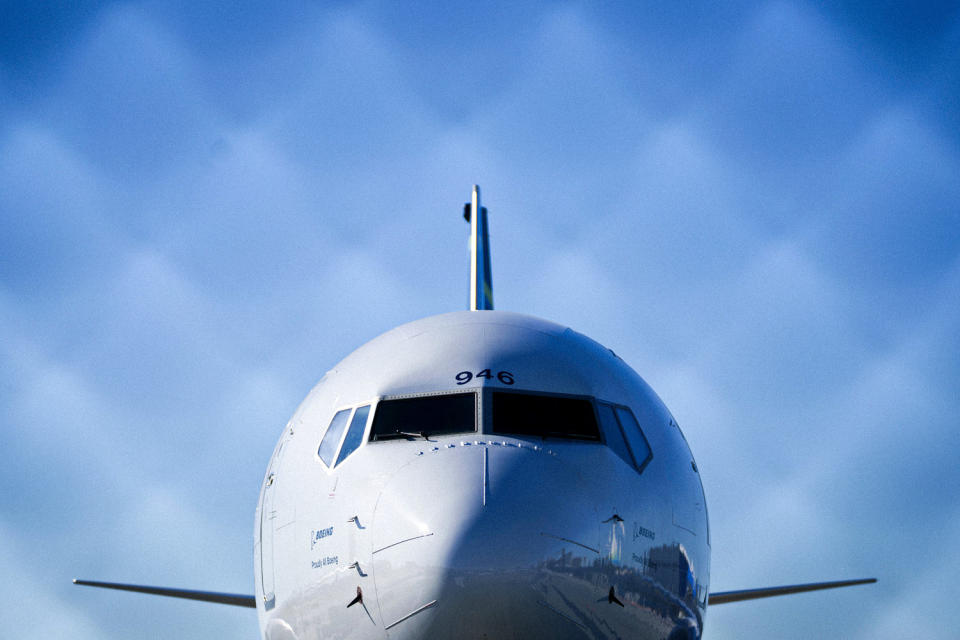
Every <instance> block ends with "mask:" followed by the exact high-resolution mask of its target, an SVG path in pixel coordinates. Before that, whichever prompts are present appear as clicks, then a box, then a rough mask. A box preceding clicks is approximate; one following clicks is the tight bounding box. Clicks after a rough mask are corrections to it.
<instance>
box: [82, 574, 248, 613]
mask: <svg viewBox="0 0 960 640" xmlns="http://www.w3.org/2000/svg"><path fill="white" fill-rule="evenodd" d="M73 584H79V585H82V586H85V587H101V588H104V589H117V590H119V591H134V592H136V593H149V594H151V595H155V596H167V597H170V598H184V599H186V600H200V601H201V602H216V603H218V604H232V605H233V606H235V607H249V608H250V609H256V608H257V602H256V599H255V598H254V597H253V596H247V595H241V594H237V593H218V592H216V591H195V590H193V589H169V588H167V587H146V586H142V585H138V584H120V583H119V582H96V581H94V580H76V579H75V580H74V581H73Z"/></svg>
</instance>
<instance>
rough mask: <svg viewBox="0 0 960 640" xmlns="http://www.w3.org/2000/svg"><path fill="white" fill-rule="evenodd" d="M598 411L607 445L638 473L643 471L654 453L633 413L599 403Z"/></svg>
mask: <svg viewBox="0 0 960 640" xmlns="http://www.w3.org/2000/svg"><path fill="white" fill-rule="evenodd" d="M597 411H598V413H599V414H600V423H601V424H602V425H603V433H604V435H605V436H606V438H607V445H608V446H609V447H610V448H611V449H613V452H614V453H616V454H617V455H618V456H620V457H621V458H623V460H624V461H625V462H626V463H627V464H629V465H632V466H633V467H635V468H636V470H637V471H643V468H644V467H645V466H647V463H648V462H650V459H651V458H653V452H652V451H651V450H650V444H649V443H648V442H647V439H646V437H645V436H644V435H643V430H641V429H640V424H639V423H638V422H637V419H636V418H635V417H634V416H633V412H632V411H630V409H628V408H626V407H619V406H614V405H611V404H607V403H605V402H600V403H598V405H597Z"/></svg>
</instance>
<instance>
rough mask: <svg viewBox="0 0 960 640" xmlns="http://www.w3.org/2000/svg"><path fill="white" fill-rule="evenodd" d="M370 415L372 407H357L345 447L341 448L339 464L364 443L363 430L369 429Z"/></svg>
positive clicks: (344, 443)
mask: <svg viewBox="0 0 960 640" xmlns="http://www.w3.org/2000/svg"><path fill="white" fill-rule="evenodd" d="M368 415H370V405H368V404H365V405H363V406H362V407H357V410H356V411H354V412H353V420H351V421H350V428H349V429H348V430H347V436H346V437H345V438H344V439H343V445H342V446H341V447H340V455H338V456H337V464H340V463H341V462H343V461H344V460H345V459H346V457H347V456H348V455H350V454H351V453H353V452H354V451H356V450H357V447H359V446H360V445H361V444H362V443H363V430H364V429H365V428H366V427H367V416H368Z"/></svg>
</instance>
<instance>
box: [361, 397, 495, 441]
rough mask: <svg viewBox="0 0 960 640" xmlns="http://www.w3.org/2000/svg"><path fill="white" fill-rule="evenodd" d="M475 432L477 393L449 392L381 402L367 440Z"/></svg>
mask: <svg viewBox="0 0 960 640" xmlns="http://www.w3.org/2000/svg"><path fill="white" fill-rule="evenodd" d="M476 430H477V394H476V393H452V394H446V395H438V396H421V397H416V398H397V399H393V400H381V401H380V402H379V403H378V404H377V410H376V413H375V414H374V417H373V428H372V429H371V431H370V440H371V441H376V440H388V439H391V438H406V439H408V440H410V439H416V438H424V439H426V438H427V437H428V436H433V435H443V434H447V433H465V432H471V431H476Z"/></svg>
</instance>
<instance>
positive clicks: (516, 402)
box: [491, 391, 600, 440]
mask: <svg viewBox="0 0 960 640" xmlns="http://www.w3.org/2000/svg"><path fill="white" fill-rule="evenodd" d="M491 404H492V412H491V413H492V416H491V423H492V425H493V433H497V434H502V435H516V436H535V437H538V438H567V439H573V440H600V430H599V429H598V428H597V418H596V414H595V413H594V411H593V403H592V402H591V401H590V399H589V398H581V397H572V396H553V395H544V394H534V393H515V392H509V391H494V392H493V393H492V394H491Z"/></svg>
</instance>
